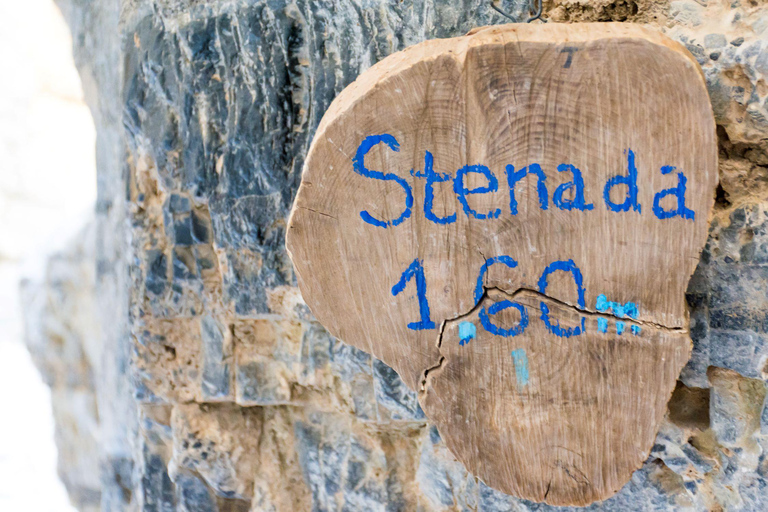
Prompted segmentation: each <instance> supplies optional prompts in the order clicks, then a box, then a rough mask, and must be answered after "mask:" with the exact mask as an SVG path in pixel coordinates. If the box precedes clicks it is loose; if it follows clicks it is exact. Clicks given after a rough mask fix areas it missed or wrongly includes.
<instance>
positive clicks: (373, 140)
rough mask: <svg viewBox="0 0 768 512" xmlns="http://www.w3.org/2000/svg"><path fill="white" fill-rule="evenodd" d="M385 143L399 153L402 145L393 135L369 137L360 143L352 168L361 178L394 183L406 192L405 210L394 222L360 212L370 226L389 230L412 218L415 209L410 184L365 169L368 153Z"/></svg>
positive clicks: (399, 178)
mask: <svg viewBox="0 0 768 512" xmlns="http://www.w3.org/2000/svg"><path fill="white" fill-rule="evenodd" d="M381 142H383V143H384V144H386V145H387V146H388V147H389V149H391V150H392V151H395V152H398V151H400V143H398V142H397V139H395V138H394V137H393V136H392V135H389V134H386V133H384V134H382V135H369V136H368V137H366V138H365V139H363V142H361V143H360V146H359V147H358V148H357V153H356V154H355V157H354V158H353V159H352V164H353V165H352V168H353V169H354V171H355V172H356V173H357V174H359V175H360V176H364V177H366V178H373V179H377V180H383V181H394V182H395V183H397V184H398V185H400V186H401V187H403V191H405V210H403V213H401V214H400V216H399V217H398V218H396V219H395V220H392V221H383V220H379V219H377V218H375V217H374V216H373V215H371V214H370V213H368V211H367V210H363V211H361V212H360V217H361V218H362V219H363V221H364V222H367V223H368V224H373V225H374V226H378V227H380V228H387V227H389V226H397V225H398V224H400V223H402V222H403V221H404V220H405V219H407V218H408V217H410V216H411V207H413V192H411V187H410V185H408V182H407V181H405V180H404V179H403V178H401V177H400V176H398V175H396V174H392V173H389V174H384V173H383V172H380V171H374V170H371V169H366V168H365V163H364V160H365V155H366V154H367V153H368V151H370V150H371V148H372V147H373V146H375V145H377V144H379V143H381Z"/></svg>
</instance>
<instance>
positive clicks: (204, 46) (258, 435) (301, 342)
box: [50, 0, 768, 512]
mask: <svg viewBox="0 0 768 512" xmlns="http://www.w3.org/2000/svg"><path fill="white" fill-rule="evenodd" d="M544 3H545V5H544V13H545V14H544V17H545V18H547V19H549V20H551V21H563V22H583V21H626V22H643V23H650V24H652V25H654V26H656V27H658V28H659V29H661V30H663V31H664V32H665V33H667V34H668V35H669V36H670V37H672V38H674V39H676V40H678V41H680V42H682V43H684V44H685V46H686V47H687V48H688V49H689V51H690V52H691V53H692V54H693V55H694V56H695V57H696V58H697V60H698V61H699V63H700V64H701V66H702V67H703V69H704V72H705V75H706V78H707V83H708V86H709V91H710V96H711V99H712V105H713V109H714V112H715V117H716V120H717V123H718V134H719V139H720V158H721V161H720V187H719V189H718V196H717V204H716V210H715V212H714V216H713V220H712V229H711V236H710V239H709V242H708V244H707V247H706V249H705V250H704V252H703V254H702V257H701V263H700V265H699V268H698V269H697V271H696V274H695V275H694V277H693V279H692V281H691V284H690V287H689V293H688V302H689V305H690V307H691V312H692V313H691V335H692V338H693V341H694V352H693V357H692V359H691V361H690V363H689V364H688V365H687V366H686V368H685V369H684V370H683V373H682V375H681V377H680V382H679V384H678V387H677V389H676V390H675V393H674V395H673V397H672V400H671V401H670V405H669V413H668V415H667V419H666V420H665V422H664V423H663V425H662V427H661V430H660V432H659V435H658V439H657V441H656V444H655V446H654V447H653V451H652V453H651V456H650V457H649V459H648V461H647V462H646V463H645V465H644V466H643V467H642V468H641V469H640V470H638V471H637V472H636V473H635V475H634V476H633V477H632V479H631V481H630V482H629V483H628V484H627V485H626V486H625V487H624V488H623V489H622V490H621V491H620V492H619V494H618V495H616V496H615V497H614V498H611V499H609V500H608V501H606V502H604V503H602V504H595V505H593V506H591V507H589V509H591V510H667V509H676V510H677V509H680V510H687V509H689V510H765V509H768V488H767V485H766V484H767V483H768V481H767V480H766V477H767V476H768V475H766V473H768V460H767V459H766V457H765V455H764V451H765V449H766V448H768V408H766V407H765V406H764V403H765V397H766V384H765V381H766V379H768V344H767V343H766V340H767V338H766V336H768V294H766V292H765V290H766V289H767V287H768V117H767V116H768V104H767V103H766V98H767V97H768V83H766V80H767V79H768V4H766V3H765V2H764V1H762V0H743V1H741V0H734V1H733V2H730V3H729V2H723V1H717V0H709V1H707V0H701V1H694V0H675V1H672V2H664V1H653V0H637V1H635V0H615V1H610V0H595V1H590V2H587V1H584V0H551V1H545V2H544ZM503 4H504V7H505V8H507V9H508V10H509V11H510V12H512V13H513V15H515V16H518V17H522V16H524V11H525V7H524V4H523V3H522V2H517V3H512V2H503ZM62 8H63V10H64V11H65V13H66V14H67V17H68V19H69V20H70V24H71V27H72V30H73V35H74V40H75V54H76V57H77V60H78V64H79V66H80V69H81V73H82V75H83V81H84V84H86V94H87V95H88V96H89V99H90V102H91V108H92V111H93V112H94V118H95V120H96V125H97V129H98V133H99V143H98V154H99V173H100V174H99V206H98V209H97V235H96V245H95V263H94V265H95V287H94V289H95V292H94V293H95V297H96V301H95V302H96V304H97V308H98V315H97V316H98V318H99V322H100V324H101V325H102V330H101V334H100V343H101V345H102V347H103V348H102V350H103V354H102V356H101V359H100V362H99V364H98V365H97V366H98V370H97V371H96V372H95V374H96V377H95V378H94V380H95V384H94V385H95V396H96V400H95V401H96V405H97V409H98V418H99V421H100V428H101V430H100V461H99V462H100V464H101V468H102V476H101V496H102V506H103V509H104V510H142V511H153V512H154V511H172V510H173V511H175V510H178V511H201V512H208V511H275V512H282V511H299V510H316V511H326V510H327V511H331V510H349V511H377V510H381V511H385V510H386V511H395V510H398V511H400V510H402V511H425V512H427V511H448V510H451V511H452V510H476V511H482V512H490V511H499V512H501V511H524V510H554V509H555V507H549V506H545V505H539V504H535V503H529V502H525V501H522V500H518V499H515V498H512V497H509V496H505V495H502V494H500V493H498V492H496V491H494V490H492V489H489V488H488V487H486V486H485V485H484V484H483V483H482V482H480V481H478V480H477V479H476V478H474V477H473V476H472V475H471V474H468V473H467V471H466V470H465V469H464V468H463V466H462V465H461V464H459V463H458V462H456V461H455V460H454V459H453V457H452V456H451V454H450V453H449V452H448V451H447V449H446V448H445V446H444V444H443V443H442V442H441V440H440V436H439V435H438V433H437V431H436V430H435V429H434V428H433V427H431V426H430V425H429V423H428V422H427V420H426V419H425V417H424V415H423V413H422V411H421V409H420V408H419V406H418V403H417V400H416V397H415V395H414V394H413V393H412V392H410V391H409V390H408V389H407V388H406V387H405V386H404V385H403V384H402V382H401V381H400V379H399V377H398V376H397V374H395V373H394V372H393V371H392V370H391V369H390V368H388V367H387V366H386V365H384V364H383V363H381V362H380V361H378V360H376V359H372V358H371V357H370V356H368V355H367V354H365V353H362V352H360V351H358V350H356V349H353V348H351V347H349V346H347V345H345V344H344V343H343V342H341V341H339V340H336V339H334V338H333V337H331V336H330V335H328V333H327V332H326V331H325V330H324V329H323V328H322V327H321V326H320V325H319V324H318V323H317V322H316V321H314V319H313V318H312V316H311V313H310V312H309V311H308V309H307V307H306V305H305V304H304V303H303V302H302V300H301V296H300V294H299V293H298V290H297V288H296V287H295V279H294V276H293V275H292V269H291V265H290V262H289V260H288V258H287V256H286V253H285V249H284V245H283V243H284V235H285V223H286V216H287V213H288V211H289V208H290V205H291V201H292V199H293V196H294V194H295V192H296V188H297V185H298V182H299V180H300V174H301V168H302V162H303V158H304V155H305V153H306V150H307V148H308V146H309V143H310V141H311V138H312V135H313V133H314V130H315V128H316V127H317V124H318V123H319V121H320V119H321V117H322V115H323V113H324V111H325V109H326V108H327V107H328V105H329V104H330V102H331V100H332V99H333V98H334V96H335V95H336V94H338V93H339V92H340V91H341V90H342V89H343V88H344V87H345V86H346V85H347V84H349V83H350V82H352V81H353V80H354V79H355V78H356V77H357V76H358V75H359V73H360V72H362V71H363V70H365V69H367V68H368V67H370V66H371V65H372V64H373V63H375V62H377V61H378V60H380V59H382V58H383V57H385V56H387V55H388V54H390V53H392V52H395V51H398V50H401V49H403V48H405V47H407V46H409V45H411V44H414V43H417V42H419V41H422V40H425V39H431V38H436V37H450V36H458V35H462V34H464V33H466V32H467V31H468V30H469V29H471V28H473V27H475V26H479V25H486V24H495V23H501V22H503V21H504V20H503V18H501V17H500V16H499V15H498V14H496V13H495V12H494V11H493V10H492V9H490V7H489V6H488V5H487V2H485V1H480V0H467V1H465V2H463V3H462V4H461V5H457V4H456V3H455V2H449V1H446V0H437V1H430V0H417V1H414V2H411V1H408V2H397V1H383V0H368V1H365V2H355V1H352V0H334V1H331V0H321V1H308V0H297V1H295V2H286V1H285V0H269V1H251V0H239V1H228V0H218V1H208V2H206V1H202V0H199V1H198V0H156V1H154V2H151V1H149V0H124V1H123V3H122V4H121V5H118V3H117V0H90V1H89V0H62ZM670 244H674V241H670ZM339 307H343V305H339ZM50 314H51V315H57V314H59V312H51V313H50ZM64 362H66V361H61V362H60V363H59V364H61V363H64ZM60 428H66V427H65V426H63V425H62V426H61V427H60ZM60 446H61V444H60ZM65 448H66V447H65ZM63 464H64V465H67V464H69V462H68V461H67V460H66V459H63ZM66 469H67V468H65V472H66ZM69 470H70V471H72V472H73V473H74V472H76V471H77V468H76V467H75V464H74V463H72V466H71V467H70V468H69Z"/></svg>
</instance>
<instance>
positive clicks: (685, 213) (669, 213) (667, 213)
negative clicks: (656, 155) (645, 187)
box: [653, 165, 696, 220]
mask: <svg viewBox="0 0 768 512" xmlns="http://www.w3.org/2000/svg"><path fill="white" fill-rule="evenodd" d="M674 170H675V167H672V166H671V165H665V166H663V167H662V168H661V174H669V173H671V172H672V171H674ZM686 183H688V179H687V178H686V177H685V175H684V174H683V173H682V172H678V173H677V187H675V188H667V189H664V190H662V191H661V192H658V193H657V194H656V195H655V196H653V213H654V215H656V217H658V218H659V219H662V220H663V219H671V218H673V217H682V218H684V219H689V220H694V219H695V218H696V213H695V212H694V211H693V210H691V209H689V208H687V207H686V206H685V188H686ZM668 195H674V196H675V197H677V208H676V209H674V210H665V209H663V208H662V207H661V200H662V199H664V198H665V197H667V196H668Z"/></svg>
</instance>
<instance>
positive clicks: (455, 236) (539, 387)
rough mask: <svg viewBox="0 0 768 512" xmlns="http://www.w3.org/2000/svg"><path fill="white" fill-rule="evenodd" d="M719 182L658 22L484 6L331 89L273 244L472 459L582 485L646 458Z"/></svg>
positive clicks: (694, 81) (573, 491) (702, 98)
mask: <svg viewBox="0 0 768 512" xmlns="http://www.w3.org/2000/svg"><path fill="white" fill-rule="evenodd" d="M716 183H717V144H716V137H715V124H714V119H713V116H712V110H711V107H710V103H709V98H708V95H707V91H706V88H705V84H704V79H703V76H702V73H701V71H700V69H699V68H698V66H697V64H696V62H695V61H694V60H693V59H692V57H691V56H690V55H689V54H688V53H687V52H686V51H685V50H684V49H683V48H682V47H681V46H680V45H678V44H677V43H674V42H672V41H671V40H669V39H667V38H666V37H664V36H663V35H661V34H659V33H657V32H655V31H652V30H650V29H647V28H643V27H639V26H631V25H627V24H582V25H554V24H547V25H537V26H532V25H505V26H497V27H489V28H482V29H477V30H474V31H473V32H471V33H470V34H468V35H466V36H464V37H460V38H456V39H447V40H434V41H427V42H425V43H422V44H419V45H416V46H414V47H411V48H408V49H407V50H405V51H402V52H399V53H397V54H394V55H391V56H390V57H388V58H386V59H384V60H383V61H382V62H380V63H378V64H377V65H375V66H374V67H372V68H371V69H369V70H368V71H366V72H365V73H363V74H362V75H361V76H360V77H359V78H358V80H357V81H356V82H354V83H353V84H352V85H350V86H349V87H347V88H346V89H345V90H344V91H343V92H342V93H341V94H340V95H339V96H338V98H336V100H335V101H334V102H333V104H332V105H331V107H330V108H329V109H328V111H327V113H326V114H325V117H324V118H323V120H322V122H321V124H320V126H319V128H318V130H317V134H316V136H315V139H314V141H313V143H312V147H311V149H310V151H309V155H308V157H307V161H306V166H305V169H304V174H303V177H302V182H301V187H300V188H299V192H298V196H297V197H296V202H295V204H294V207H293V211H292V213H291V218H290V222H289V226H288V235H287V247H288V250H289V252H290V255H291V259H292V261H293V264H294V266H295V269H296V275H297V277H298V282H299V286H300V288H301V291H302V294H303V296H304V299H305V300H306V303H307V304H308V305H309V307H310V308H311V309H312V312H313V313H314V314H315V316H316V317H317V319H318V320H319V321H320V322H321V323H322V324H323V325H325V327H327V328H328V330H329V331H330V332H331V333H332V334H334V335H335V336H337V337H338V338H340V339H341V340H343V341H345V342H346V343H349V344H351V345H354V346H356V347H358V348H360V349H363V350H365V351H367V352H369V353H371V354H373V355H375V356H376V357H378V358H380V359H382V360H383V361H384V362H385V363H387V364H389V365H390V366H392V367H393V368H394V369H395V370H396V371H397V372H398V373H399V374H400V376H401V377H402V379H403V380H404V381H405V383H406V384H407V385H408V386H410V387H411V388H412V389H414V390H416V391H418V393H419V400H420V402H421V405H422V407H423V409H424V411H425V413H426V415H427V416H428V417H429V419H430V420H431V421H432V422H434V424H435V425H436V426H437V428H438V430H439V431H440V433H441V435H442V437H443V439H444V440H445V442H446V444H447V446H448V447H449V448H450V449H451V450H452V452H453V453H454V454H455V455H456V457H457V458H458V459H459V460H460V461H461V462H463V463H464V464H465V465H466V467H467V468H468V469H469V470H470V471H471V472H473V473H474V474H476V475H477V476H478V477H479V478H481V479H482V480H483V481H484V482H485V483H487V484H488V485H490V486H491V487H494V488H496V489H499V490H501V491H503V492H506V493H509V494H513V495H516V496H520V497H523V498H527V499H531V500H535V501H546V502H548V503H551V504H557V505H584V504H587V503H590V502H593V501H595V500H601V499H605V498H607V497H609V496H611V495H612V494H614V493H615V492H616V491H618V490H619V489H620V488H621V487H622V486H623V485H624V484H625V483H626V482H627V481H628V480H629V478H630V476H631V474H632V472H633V471H634V470H635V469H637V468H639V467H640V466H641V465H642V463H643V461H644V460H645V458H646V457H647V456H648V453H649V451H650V449H651V445H652V443H653V440H654V437H655V435H656V432H657V430H658V427H659V423H660V422H661V420H662V418H663V416H664V412H665V410H666V403H667V401H668V400H669V397H670V395H671V393H672V390H673V389H674V386H675V381H676V379H677V376H678V374H679V372H680V370H681V368H682V367H683V365H684V364H685V362H686V361H687V360H688V357H689V353H690V350H691V342H690V339H689V335H688V312H687V309H686V304H685V298H684V294H685V290H686V286H687V283H688V280H689V278H690V276H691V274H692V273H693V271H694V269H695V267H696V265H697V262H698V258H699V253H700V251H701V249H702V247H703V246H704V243H705V241H706V238H707V224H708V217H709V213H710V209H711V207H712V205H713V203H714V191H715V186H716Z"/></svg>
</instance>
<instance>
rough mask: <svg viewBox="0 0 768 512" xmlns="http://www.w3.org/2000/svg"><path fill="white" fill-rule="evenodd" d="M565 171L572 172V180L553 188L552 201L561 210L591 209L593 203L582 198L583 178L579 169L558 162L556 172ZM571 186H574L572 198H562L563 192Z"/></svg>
mask: <svg viewBox="0 0 768 512" xmlns="http://www.w3.org/2000/svg"><path fill="white" fill-rule="evenodd" d="M565 171H571V174H573V181H569V182H568V183H563V184H562V185H560V186H559V187H557V189H555V194H554V195H553V196H552V202H553V203H555V206H557V207H558V208H560V209H561V210H573V209H576V210H581V211H585V210H591V209H593V208H594V207H595V205H593V204H592V203H587V200H586V199H584V178H582V177H581V171H580V170H579V169H578V168H577V167H576V166H573V165H570V164H560V165H558V166H557V172H565ZM573 187H575V188H576V193H575V194H574V198H573V200H570V199H567V200H566V199H563V194H565V192H566V191H568V190H569V189H571V188H573Z"/></svg>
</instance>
